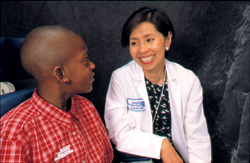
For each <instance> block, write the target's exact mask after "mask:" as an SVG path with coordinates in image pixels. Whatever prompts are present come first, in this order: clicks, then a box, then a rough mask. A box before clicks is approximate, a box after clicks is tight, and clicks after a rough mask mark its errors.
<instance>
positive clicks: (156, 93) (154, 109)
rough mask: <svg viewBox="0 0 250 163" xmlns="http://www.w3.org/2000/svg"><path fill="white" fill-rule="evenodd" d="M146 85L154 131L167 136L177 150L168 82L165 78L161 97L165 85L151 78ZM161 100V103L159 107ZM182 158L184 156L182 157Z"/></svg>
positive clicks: (156, 162)
mask: <svg viewBox="0 0 250 163" xmlns="http://www.w3.org/2000/svg"><path fill="white" fill-rule="evenodd" d="M145 81H146V87H147V91H148V98H149V103H150V107H151V113H152V116H153V122H154V123H153V130H154V131H153V132H154V134H156V135H160V136H166V137H167V139H168V141H169V142H170V143H171V144H172V146H173V147H174V149H175V150H176V148H175V146H174V144H173V141H172V135H171V112H170V111H171V110H170V102H169V97H168V82H167V79H165V82H164V84H165V85H164V90H163V94H162V98H161V100H160V97H161V92H162V87H163V85H157V84H153V83H151V82H150V81H149V80H147V79H146V78H145ZM159 101H160V105H159V107H158V104H159ZM176 152H177V153H178V154H179V156H180V157H181V155H180V153H179V152H178V151H177V150H176ZM181 158H182V157H181ZM153 162H154V163H162V160H161V159H160V160H156V159H153Z"/></svg>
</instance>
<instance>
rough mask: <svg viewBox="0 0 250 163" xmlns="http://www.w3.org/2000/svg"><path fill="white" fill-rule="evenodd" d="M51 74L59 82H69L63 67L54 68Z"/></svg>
mask: <svg viewBox="0 0 250 163" xmlns="http://www.w3.org/2000/svg"><path fill="white" fill-rule="evenodd" d="M53 74H54V76H55V78H56V79H57V80H58V81H60V82H69V78H68V77H67V75H66V73H65V71H64V69H63V67H61V66H57V67H55V68H54V71H53Z"/></svg>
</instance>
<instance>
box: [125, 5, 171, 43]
mask: <svg viewBox="0 0 250 163" xmlns="http://www.w3.org/2000/svg"><path fill="white" fill-rule="evenodd" d="M142 22H150V23H152V24H153V25H154V26H155V28H156V29H157V30H158V31H159V32H160V33H161V34H163V36H165V37H167V36H168V32H169V31H170V32H171V33H172V38H174V35H175V31H174V27H173V24H172V22H171V20H170V19H169V17H168V15H167V14H166V13H164V12H163V11H162V10H160V9H155V8H149V7H143V8H140V9H138V10H136V11H135V12H133V13H132V14H131V15H130V17H129V18H128V20H127V21H126V23H125V24H124V26H123V29H122V38H121V44H122V46H123V47H127V46H128V45H129V36H130V34H131V32H132V30H133V29H134V28H135V27H136V26H137V25H138V24H140V23H142Z"/></svg>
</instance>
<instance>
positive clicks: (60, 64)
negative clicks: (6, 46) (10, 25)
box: [0, 26, 113, 163]
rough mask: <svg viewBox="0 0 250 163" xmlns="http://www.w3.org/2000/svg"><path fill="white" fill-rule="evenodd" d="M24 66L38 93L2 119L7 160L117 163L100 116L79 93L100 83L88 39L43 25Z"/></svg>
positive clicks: (29, 42)
mask: <svg viewBox="0 0 250 163" xmlns="http://www.w3.org/2000/svg"><path fill="white" fill-rule="evenodd" d="M21 62H22V65H23V67H24V69H25V70H26V71H27V72H28V73H30V74H31V75H32V76H33V77H34V78H35V79H36V81H37V89H36V90H35V92H34V94H33V95H32V97H31V98H30V99H28V100H27V101H25V102H23V103H22V104H20V105H19V106H17V107H16V108H14V109H12V110H11V111H9V112H8V113H7V114H6V115H4V116H3V117H2V118H1V155H0V156H1V162H98V163H102V162H103V163H104V162H105V163H106V162H107V163H108V162H112V159H113V151H112V147H111V145H110V141H109V138H108V135H107V133H106V130H105V127H104V125H103V123H102V121H101V118H100V116H99V114H98V112H97V111H96V109H95V107H94V106H93V105H92V103H91V102H90V101H88V100H87V99H86V98H84V97H81V96H77V95H76V94H83V93H88V92H90V91H91V90H92V83H93V81H94V78H93V76H94V73H93V69H94V68H95V65H94V64H93V63H92V62H91V61H90V60H89V58H88V49H87V47H86V44H85V42H84V41H83V39H82V38H81V37H80V36H79V35H77V34H75V33H74V32H72V31H70V30H69V29H66V28H64V27H61V26H42V27H38V28H36V29H34V30H32V31H31V32H30V33H29V34H28V35H27V37H26V38H25V40H24V42H23V45H22V48H21Z"/></svg>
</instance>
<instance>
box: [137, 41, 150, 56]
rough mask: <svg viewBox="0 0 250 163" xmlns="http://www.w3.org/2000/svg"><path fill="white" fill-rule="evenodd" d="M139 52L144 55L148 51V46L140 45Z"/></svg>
mask: <svg viewBox="0 0 250 163" xmlns="http://www.w3.org/2000/svg"><path fill="white" fill-rule="evenodd" d="M139 51H140V53H142V54H143V53H146V52H147V51H148V46H147V44H145V43H142V44H141V45H140V49H139Z"/></svg>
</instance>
